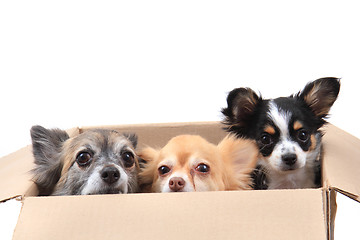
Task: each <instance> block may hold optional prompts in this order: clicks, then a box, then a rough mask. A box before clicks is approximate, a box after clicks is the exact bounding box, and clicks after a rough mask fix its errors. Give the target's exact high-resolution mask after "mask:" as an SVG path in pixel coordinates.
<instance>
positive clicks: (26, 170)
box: [0, 146, 34, 202]
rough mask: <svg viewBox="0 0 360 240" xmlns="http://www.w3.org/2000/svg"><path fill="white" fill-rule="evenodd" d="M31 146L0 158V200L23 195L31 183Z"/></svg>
mask: <svg viewBox="0 0 360 240" xmlns="http://www.w3.org/2000/svg"><path fill="white" fill-rule="evenodd" d="M33 164H34V163H33V158H32V152H31V146H27V147H24V148H22V149H20V150H18V151H16V152H14V153H12V154H9V155H7V156H5V157H2V158H0V189H1V191H0V202H1V201H6V200H8V199H11V198H15V197H17V196H23V195H24V194H25V193H26V192H27V191H28V190H29V189H30V188H31V186H32V185H33V182H32V181H31V173H30V170H31V169H32V168H33V166H34V165H33Z"/></svg>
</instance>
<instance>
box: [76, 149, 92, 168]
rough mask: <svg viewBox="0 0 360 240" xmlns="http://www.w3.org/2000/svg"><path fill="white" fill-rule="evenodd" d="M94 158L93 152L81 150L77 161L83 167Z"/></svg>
mask: <svg viewBox="0 0 360 240" xmlns="http://www.w3.org/2000/svg"><path fill="white" fill-rule="evenodd" d="M91 159H92V154H91V153H89V152H80V153H79V154H78V155H77V157H76V162H77V163H78V164H79V166H81V167H83V166H86V165H88V164H89V163H90V161H91Z"/></svg>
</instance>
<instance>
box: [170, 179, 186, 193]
mask: <svg viewBox="0 0 360 240" xmlns="http://www.w3.org/2000/svg"><path fill="white" fill-rule="evenodd" d="M184 187H185V180H184V179H183V178H181V177H173V178H171V179H170V181H169V188H170V189H171V190H172V191H174V192H179V191H181V190H182V189H183V188H184Z"/></svg>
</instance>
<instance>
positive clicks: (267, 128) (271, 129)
mask: <svg viewBox="0 0 360 240" xmlns="http://www.w3.org/2000/svg"><path fill="white" fill-rule="evenodd" d="M264 132H267V133H268V134H270V135H274V134H275V129H274V127H272V126H270V125H268V126H266V127H265V129H264Z"/></svg>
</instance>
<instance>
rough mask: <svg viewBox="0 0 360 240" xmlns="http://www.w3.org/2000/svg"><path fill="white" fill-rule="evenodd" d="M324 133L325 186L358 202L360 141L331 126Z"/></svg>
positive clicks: (359, 193) (359, 194)
mask: <svg viewBox="0 0 360 240" xmlns="http://www.w3.org/2000/svg"><path fill="white" fill-rule="evenodd" d="M325 132H326V133H325V136H324V138H323V142H324V161H323V168H324V169H323V170H324V171H323V172H325V174H326V179H327V185H328V186H330V187H332V188H335V189H336V190H337V191H340V192H342V193H344V194H345V195H347V196H349V197H351V198H353V199H355V200H357V201H360V198H359V196H360V139H358V138H356V137H354V136H352V135H350V134H349V133H346V132H344V131H343V130H341V129H339V128H337V127H335V126H333V125H328V126H327V128H325Z"/></svg>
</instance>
